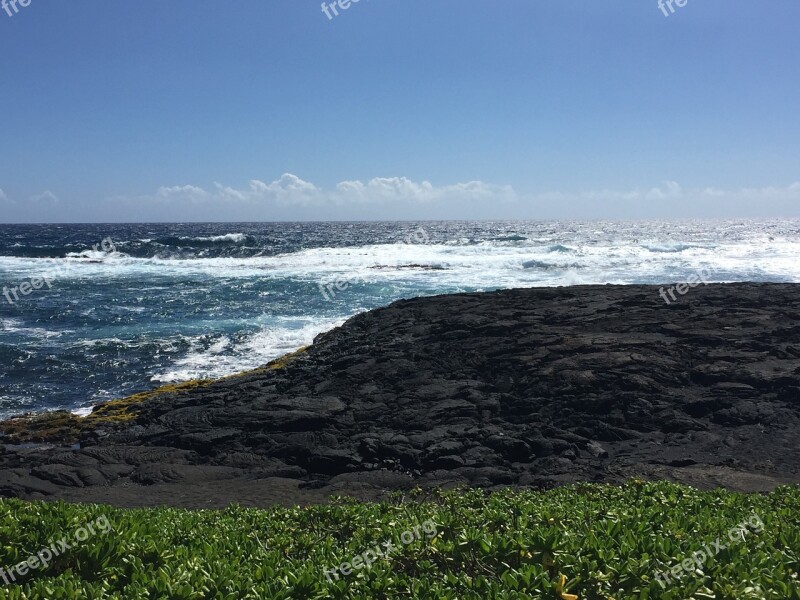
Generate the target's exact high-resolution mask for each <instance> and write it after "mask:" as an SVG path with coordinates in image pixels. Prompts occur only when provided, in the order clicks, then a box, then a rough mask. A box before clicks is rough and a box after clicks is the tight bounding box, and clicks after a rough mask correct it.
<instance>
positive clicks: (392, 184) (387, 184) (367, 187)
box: [156, 173, 516, 207]
mask: <svg viewBox="0 0 800 600" xmlns="http://www.w3.org/2000/svg"><path fill="white" fill-rule="evenodd" d="M156 197H157V198H169V199H174V198H183V199H191V200H196V201H200V200H206V201H209V202H211V201H215V200H218V201H225V202H240V203H247V204H258V205H264V204H268V203H272V204H274V205H276V206H282V207H291V206H298V207H303V206H305V207H314V206H316V207H320V206H342V205H347V204H395V205H397V204H409V203H411V204H428V203H435V202H447V201H453V200H458V201H462V202H463V201H513V200H515V199H516V194H515V192H514V190H513V189H512V188H511V187H510V186H493V185H489V184H486V183H483V182H481V181H471V182H468V183H457V184H453V185H445V186H435V185H433V184H432V183H431V182H429V181H423V182H421V183H417V182H415V181H413V180H411V179H408V178H407V177H376V178H374V179H371V180H370V181H368V182H366V183H364V182H362V181H358V180H355V181H342V182H341V183H339V184H337V185H336V186H335V188H334V189H332V190H325V189H323V188H320V187H318V186H316V185H315V184H313V183H311V182H309V181H304V180H303V179H301V178H300V177H298V176H297V175H293V174H291V173H284V174H283V175H281V177H280V178H279V179H277V180H275V181H272V182H271V183H265V182H264V181H261V180H258V179H252V180H251V181H250V182H249V184H248V186H247V187H245V188H242V189H237V188H234V187H230V186H225V185H223V184H221V183H218V182H215V183H214V189H213V190H212V191H210V192H209V191H206V190H204V189H203V188H200V187H197V186H193V185H184V186H173V187H161V188H159V189H158V191H157V192H156Z"/></svg>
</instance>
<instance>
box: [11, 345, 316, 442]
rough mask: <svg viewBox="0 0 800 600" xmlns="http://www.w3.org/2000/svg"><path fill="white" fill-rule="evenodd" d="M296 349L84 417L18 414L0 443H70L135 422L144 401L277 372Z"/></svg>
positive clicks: (105, 404)
mask: <svg viewBox="0 0 800 600" xmlns="http://www.w3.org/2000/svg"><path fill="white" fill-rule="evenodd" d="M306 349H307V348H306V347H303V348H300V349H299V350H296V351H295V352H291V353H289V354H286V355H284V356H281V357H280V358H276V359H275V360H273V361H271V362H269V363H267V364H266V365H265V366H263V367H259V368H257V369H252V370H250V371H244V372H242V373H236V374H234V375H228V376H227V377H222V378H220V379H194V380H192V381H185V382H183V383H175V384H168V385H164V386H161V387H158V388H156V389H154V390H149V391H146V392H139V393H137V394H133V395H132V396H127V397H125V398H120V399H118V400H110V401H108V402H103V403H102V404H98V405H97V406H95V407H94V408H93V409H92V412H91V413H90V414H88V415H86V416H78V415H75V414H72V413H70V412H67V411H63V410H58V411H53V412H48V413H43V414H37V415H22V416H19V417H13V418H11V419H8V420H7V421H2V422H0V433H1V434H3V435H2V437H0V442H4V443H10V444H26V443H55V444H74V443H76V442H77V441H78V439H79V438H80V435H81V433H83V432H86V431H91V430H93V429H96V428H98V427H102V426H104V425H106V426H113V425H122V424H125V423H129V422H131V421H133V420H134V419H136V417H137V416H138V415H139V413H140V410H138V409H139V407H141V406H142V404H143V403H144V402H147V401H149V400H153V399H156V398H159V397H161V396H165V395H168V394H176V393H181V392H190V391H193V390H197V389H201V388H204V387H208V386H209V385H212V384H214V383H216V382H218V381H229V380H231V379H237V378H241V377H246V376H248V375H253V374H258V373H268V372H270V371H277V370H280V369H283V368H285V367H286V366H288V365H289V364H290V363H291V362H292V361H293V360H294V359H295V358H297V357H298V356H299V355H300V354H302V353H303V352H305V351H306Z"/></svg>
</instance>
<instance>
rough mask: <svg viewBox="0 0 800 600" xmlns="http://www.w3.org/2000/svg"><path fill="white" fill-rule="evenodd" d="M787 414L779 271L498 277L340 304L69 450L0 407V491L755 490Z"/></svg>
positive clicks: (791, 364) (785, 449) (304, 498)
mask: <svg viewBox="0 0 800 600" xmlns="http://www.w3.org/2000/svg"><path fill="white" fill-rule="evenodd" d="M101 410H102V409H101ZM100 414H102V413H100ZM19 423H20V422H19V421H18V422H16V425H15V427H16V430H17V432H18V431H19ZM799 423H800V285H796V284H730V285H709V286H700V287H697V288H694V289H690V290H689V291H688V293H687V294H686V295H684V296H680V295H679V296H678V297H677V300H676V301H671V303H670V304H667V302H665V300H664V299H663V297H662V296H661V295H659V288H658V287H653V286H579V287H565V288H544V289H542V288H538V289H517V290H503V291H498V292H491V293H470V294H459V295H448V296H438V297H429V298H418V299H414V300H404V301H400V302H396V303H394V304H392V305H390V306H388V307H386V308H382V309H378V310H374V311H370V312H367V313H364V314H360V315H358V316H356V317H353V318H352V319H350V320H349V321H348V322H347V323H345V324H344V325H343V326H342V327H340V328H337V329H335V330H332V331H330V332H327V333H325V334H322V335H320V336H318V337H317V338H316V340H315V342H314V344H313V345H312V346H310V347H309V348H307V349H305V350H304V351H302V352H299V353H296V354H295V355H293V356H291V357H289V358H286V359H284V360H282V361H281V362H280V364H277V365H273V366H272V368H266V369H259V370H256V371H254V372H251V373H245V374H242V375H239V376H235V377H231V378H227V379H224V380H220V381H216V382H210V383H208V384H205V385H189V386H186V387H184V388H177V389H175V390H174V391H171V392H165V393H161V394H157V395H153V396H152V397H148V398H145V399H143V400H141V401H140V402H138V403H136V405H135V407H134V408H131V409H130V412H129V413H126V418H125V419H124V420H120V421H118V422H117V421H114V420H113V419H111V420H109V421H107V422H105V421H102V420H100V419H95V421H94V422H93V424H92V426H91V427H86V426H84V427H82V428H81V433H80V439H79V443H80V447H79V448H76V447H65V446H59V445H58V444H50V445H32V446H29V445H19V444H14V443H13V442H14V441H15V434H13V433H10V432H11V431H12V430H13V429H14V428H13V427H11V428H10V427H8V426H6V428H5V429H6V435H5V437H4V438H0V442H3V441H5V442H11V443H8V445H6V446H5V449H4V450H3V452H2V454H1V455H0V494H2V495H5V496H17V497H22V498H63V499H67V500H77V501H92V502H108V503H114V504H121V505H147V504H173V505H182V506H203V507H204V506H224V505H226V504H228V503H230V502H238V503H240V504H245V505H267V504H272V503H276V502H284V503H298V502H299V503H303V502H316V501H322V500H324V499H325V498H326V497H328V496H329V495H330V494H334V493H338V494H349V495H354V496H357V497H377V496H380V495H381V494H382V493H383V492H384V491H387V490H398V489H406V488H409V487H414V486H423V487H429V486H430V487H434V486H442V485H444V486H452V485H471V486H482V487H487V488H492V487H495V486H503V485H519V486H536V487H548V486H553V485H558V484H563V483H569V482H576V481H595V482H596V481H607V482H620V481H623V480H625V479H626V478H629V477H642V478H661V479H671V480H677V481H681V482H684V483H689V484H692V485H697V486H699V487H714V486H718V485H719V486H724V487H728V488H731V489H739V490H761V489H769V488H772V487H774V486H775V485H777V484H780V483H788V482H798V481H800V474H799V471H798V462H800V461H798V456H797V453H798V441H800V432H798V424H799ZM6 425H7V424H6Z"/></svg>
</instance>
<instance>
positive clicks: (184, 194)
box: [156, 185, 208, 200]
mask: <svg viewBox="0 0 800 600" xmlns="http://www.w3.org/2000/svg"><path fill="white" fill-rule="evenodd" d="M156 196H158V197H159V198H188V199H190V200H199V199H202V198H205V197H207V196H208V193H207V192H206V191H205V190H204V189H203V188H199V187H197V186H194V185H173V186H172V187H164V186H162V187H160V188H158V191H157V192H156Z"/></svg>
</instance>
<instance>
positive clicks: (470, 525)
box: [0, 481, 800, 600]
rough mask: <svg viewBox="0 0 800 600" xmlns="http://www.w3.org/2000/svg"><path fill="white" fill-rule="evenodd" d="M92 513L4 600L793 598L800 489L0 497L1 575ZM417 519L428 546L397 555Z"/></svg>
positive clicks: (1, 593) (634, 487)
mask: <svg viewBox="0 0 800 600" xmlns="http://www.w3.org/2000/svg"><path fill="white" fill-rule="evenodd" d="M754 514H755V515H757V516H758V518H759V519H760V520H761V522H762V523H763V527H761V528H759V529H760V531H758V530H755V529H748V531H747V533H746V534H745V535H744V539H743V540H742V541H739V542H738V543H735V544H729V545H728V547H727V548H725V549H723V550H721V551H720V552H719V553H716V554H714V555H713V556H710V557H708V558H707V559H706V560H705V561H704V562H702V563H701V565H700V566H699V567H697V566H696V565H695V568H694V569H693V570H691V571H690V572H689V573H687V574H685V575H684V576H683V578H682V579H681V580H677V581H676V582H675V583H673V584H672V585H667V586H666V588H662V586H661V585H660V584H659V583H658V582H657V581H656V580H655V578H654V574H655V573H656V572H662V571H666V570H668V569H670V568H671V567H673V566H674V565H676V564H679V563H680V562H681V561H682V560H683V559H686V558H690V557H691V556H692V554H693V553H694V552H696V551H697V550H699V549H701V548H702V547H703V546H706V545H708V546H710V545H711V544H712V542H713V541H714V540H717V539H718V538H725V537H727V535H728V531H729V530H730V529H731V528H733V527H735V526H736V525H737V524H739V523H741V522H742V521H746V520H747V519H748V518H751V517H752V515H754ZM102 515H105V516H107V518H108V522H109V523H110V525H111V530H110V532H109V533H107V534H101V533H98V534H97V535H94V536H91V537H89V539H88V540H86V541H85V542H84V543H82V544H79V545H77V546H76V547H75V548H73V549H70V550H68V551H66V552H65V553H64V554H62V555H61V556H60V557H58V558H57V559H56V560H54V561H53V562H52V563H51V564H50V565H49V566H48V567H47V569H39V570H37V571H34V572H32V573H29V574H27V575H26V576H25V577H20V576H18V578H17V581H16V582H12V585H7V586H3V585H2V583H3V582H2V581H0V600H4V599H34V598H37V599H38V598H42V599H47V600H58V599H67V598H69V599H72V598H91V599H101V598H118V599H124V600H135V599H145V598H146V599H156V598H159V599H160V598H170V599H201V598H202V599H206V598H208V599H211V598H215V599H220V600H245V599H261V598H297V599H303V600H306V599H317V598H319V599H321V598H333V599H336V598H340V599H345V598H364V599H381V598H409V599H411V598H417V599H434V598H435V599H444V598H446V599H453V600H455V599H459V600H464V599H476V600H477V599H486V598H503V599H520V598H546V599H550V600H574V599H575V598H578V599H579V600H582V599H587V600H594V599H603V600H607V599H609V598H613V599H614V600H625V599H631V600H633V599H636V600H646V599H647V598H659V599H663V600H686V599H693V598H696V599H707V598H715V599H730V600H734V599H735V600H743V599H745V600H746V599H750V598H752V599H756V598H775V599H776V600H800V591H798V587H799V584H798V570H800V568H799V565H798V563H799V561H800V488H798V487H782V488H779V489H777V490H776V491H775V492H773V493H771V494H763V495H762V494H753V495H743V494H736V493H731V492H727V491H723V490H716V491H706V492H701V491H697V490H695V489H693V488H689V487H684V486H680V485H675V484H670V483H665V482H659V483H644V482H640V481H632V482H630V483H628V484H627V485H625V486H621V487H616V486H604V485H588V484H584V485H576V486H568V487H564V488H559V489H556V490H551V491H547V492H537V491H519V490H517V491H515V490H505V491H502V492H496V493H492V494H486V493H484V492H482V491H480V490H460V491H451V492H436V493H433V494H427V493H423V492H419V491H417V492H414V493H410V494H408V495H406V496H405V497H404V498H401V497H399V496H397V497H394V498H393V499H391V500H389V501H386V502H382V503H358V502H355V501H352V500H347V499H339V500H336V501H334V502H332V503H330V504H327V505H322V506H314V507H308V508H299V507H296V508H273V509H270V510H256V509H244V508H241V507H231V508H228V509H227V510H222V511H207V510H203V511H187V510H177V509H167V508H156V509H136V510H123V509H114V508H109V507H103V506H95V505H69V504H63V503H42V502H23V501H19V500H0V567H6V569H8V567H11V566H13V565H15V564H17V563H19V562H21V561H23V560H26V559H27V558H28V557H29V556H31V555H33V554H36V553H37V552H38V551H39V550H40V549H41V548H44V547H47V546H49V545H50V544H51V543H52V541H54V540H57V539H59V538H62V537H64V536H67V537H69V536H72V535H73V533H74V532H75V531H76V530H77V529H78V528H79V527H81V526H84V525H85V524H86V523H89V522H91V521H93V520H96V519H98V517H101V516H102ZM428 520H432V521H433V523H435V526H436V532H437V533H436V536H435V537H433V538H432V539H427V538H426V537H425V536H421V537H420V539H417V540H414V541H412V542H410V543H408V544H406V543H405V541H404V540H403V543H401V540H402V538H401V534H402V533H403V532H406V531H410V530H412V529H413V528H414V527H415V526H419V525H421V524H422V523H424V522H426V521H428ZM387 539H394V540H395V543H396V544H397V546H398V548H399V549H398V550H397V551H396V552H394V553H392V554H391V555H390V556H389V557H388V558H385V559H380V560H378V561H377V562H375V563H374V564H373V565H372V567H371V568H370V569H361V570H356V571H353V573H352V574H351V575H349V576H347V577H345V576H341V577H340V579H339V580H338V581H337V580H336V579H335V578H334V577H330V578H326V576H325V575H324V571H323V569H326V568H333V567H335V566H337V565H340V564H341V563H343V562H345V561H350V560H351V559H352V557H353V556H355V555H357V554H362V553H364V552H365V551H366V550H368V549H369V548H371V547H373V546H375V544H376V543H379V542H383V541H385V540H387ZM723 541H725V542H727V540H723ZM328 579H330V581H329V580H328Z"/></svg>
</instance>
